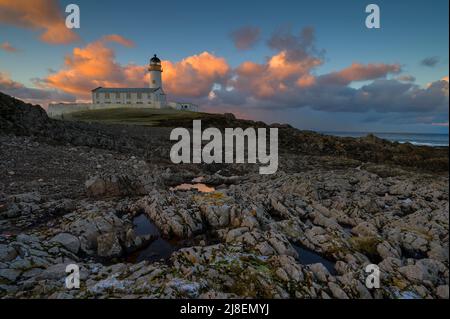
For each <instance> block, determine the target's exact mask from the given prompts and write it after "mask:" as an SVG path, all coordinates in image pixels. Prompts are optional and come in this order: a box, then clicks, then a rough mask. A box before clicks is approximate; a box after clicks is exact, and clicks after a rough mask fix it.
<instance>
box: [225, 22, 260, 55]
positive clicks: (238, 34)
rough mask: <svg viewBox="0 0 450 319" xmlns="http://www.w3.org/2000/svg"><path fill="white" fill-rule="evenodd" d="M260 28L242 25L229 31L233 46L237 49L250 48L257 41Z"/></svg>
mask: <svg viewBox="0 0 450 319" xmlns="http://www.w3.org/2000/svg"><path fill="white" fill-rule="evenodd" d="M260 34H261V30H260V29H259V28H256V27H250V26H247V27H242V28H240V29H237V30H235V31H233V32H231V34H230V36H231V39H232V40H233V42H234V46H235V47H236V48H237V49H239V50H248V49H251V48H252V47H253V46H255V44H256V43H257V42H258V41H259V38H260Z"/></svg>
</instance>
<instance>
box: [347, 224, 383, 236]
mask: <svg viewBox="0 0 450 319" xmlns="http://www.w3.org/2000/svg"><path fill="white" fill-rule="evenodd" d="M352 233H354V234H356V235H359V236H365V237H375V236H377V235H378V230H377V228H376V227H375V226H374V225H372V224H371V223H368V222H362V223H359V224H358V225H356V226H355V227H353V228H352Z"/></svg>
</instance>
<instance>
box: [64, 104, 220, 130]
mask: <svg viewBox="0 0 450 319" xmlns="http://www.w3.org/2000/svg"><path fill="white" fill-rule="evenodd" d="M211 116H212V117H214V115H213V114H207V113H198V112H189V111H179V110H173V109H150V108H145V109H137V108H136V109H132V108H116V109H105V110H87V111H79V112H74V113H71V114H67V115H65V116H64V118H65V119H66V120H77V121H87V122H101V123H105V124H130V125H145V126H164V124H165V123H170V122H179V121H185V120H187V121H190V122H192V120H195V119H204V118H210V117H211Z"/></svg>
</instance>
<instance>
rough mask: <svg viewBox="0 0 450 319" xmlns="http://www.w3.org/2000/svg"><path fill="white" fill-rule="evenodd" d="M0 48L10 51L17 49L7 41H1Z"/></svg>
mask: <svg viewBox="0 0 450 319" xmlns="http://www.w3.org/2000/svg"><path fill="white" fill-rule="evenodd" d="M0 49H2V50H4V51H6V52H10V53H14V52H17V51H19V50H17V49H16V48H15V47H13V46H12V45H11V43H9V42H3V43H2V44H0Z"/></svg>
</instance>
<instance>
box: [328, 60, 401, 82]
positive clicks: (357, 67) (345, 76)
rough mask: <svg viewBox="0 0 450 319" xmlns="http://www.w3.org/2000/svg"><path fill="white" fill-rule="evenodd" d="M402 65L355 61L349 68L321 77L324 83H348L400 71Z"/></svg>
mask: <svg viewBox="0 0 450 319" xmlns="http://www.w3.org/2000/svg"><path fill="white" fill-rule="evenodd" d="M400 71H401V67H400V65H398V64H384V63H375V64H367V65H364V64H360V63H353V64H352V65H351V66H349V67H348V68H345V69H343V70H341V71H339V72H332V73H330V74H327V75H325V76H323V77H321V83H322V84H340V85H347V84H349V83H351V82H354V81H367V80H374V79H378V78H382V77H385V76H386V75H387V74H389V73H399V72H400Z"/></svg>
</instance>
